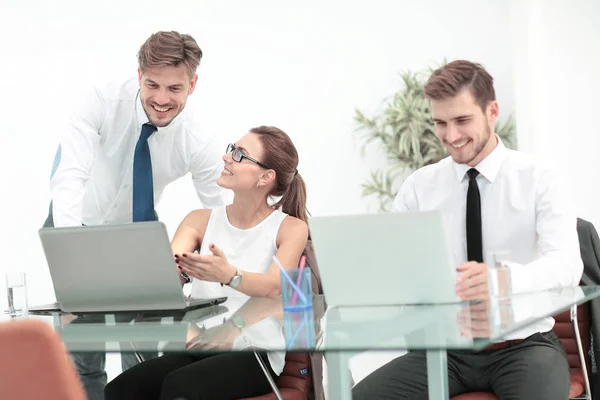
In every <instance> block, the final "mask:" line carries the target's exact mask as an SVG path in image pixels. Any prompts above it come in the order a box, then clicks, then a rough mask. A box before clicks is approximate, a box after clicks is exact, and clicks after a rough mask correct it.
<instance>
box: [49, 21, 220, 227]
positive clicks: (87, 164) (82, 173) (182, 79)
mask: <svg viewBox="0 0 600 400" xmlns="http://www.w3.org/2000/svg"><path fill="white" fill-rule="evenodd" d="M201 57H202V51H201V50H200V47H198V44H197V43H196V41H195V40H194V38H192V37H191V36H190V35H182V34H180V33H178V32H157V33H154V34H153V35H152V36H150V38H148V39H147V40H146V42H145V43H144V44H143V45H142V46H141V48H140V50H139V54H138V62H139V69H138V76H137V79H136V78H132V79H130V80H127V81H125V82H115V83H111V84H109V85H107V86H106V87H102V88H95V89H94V90H93V91H92V92H91V94H90V95H89V96H88V97H87V98H86V99H85V100H84V101H83V102H81V104H80V106H79V109H78V110H77V111H76V112H75V113H74V114H73V115H72V116H71V118H70V120H69V125H68V129H67V131H66V132H65V134H64V135H63V136H62V137H61V139H60V147H59V149H58V152H57V157H56V160H55V164H54V167H53V171H52V178H51V181H50V186H51V192H52V207H51V210H50V215H49V216H48V220H47V221H46V223H45V226H56V227H61V226H78V225H82V224H83V225H100V224H114V223H127V222H132V221H133V222H136V221H145V220H152V219H155V218H156V216H155V213H154V204H155V201H156V202H158V201H159V200H160V197H161V195H162V192H163V190H164V189H165V187H166V186H167V185H168V184H169V183H171V182H173V181H175V180H176V179H178V178H180V177H182V176H184V175H186V174H187V173H188V172H191V174H192V180H193V182H194V186H195V187H196V192H197V193H198V197H199V198H200V201H201V202H202V205H203V206H204V207H205V208H212V207H217V206H219V205H221V204H223V199H222V191H221V188H220V187H219V186H217V183H216V182H217V178H218V177H219V175H220V172H221V171H222V169H223V165H222V164H223V163H222V161H221V153H222V152H223V151H222V150H223V149H217V148H216V143H215V140H214V135H211V134H208V133H206V132H201V131H200V129H199V127H198V123H197V121H195V118H196V117H195V116H194V115H193V114H192V113H191V112H190V111H189V110H188V109H186V108H185V105H186V102H187V98H188V96H189V95H191V94H192V93H193V92H194V89H195V87H196V81H197V80H198V75H197V74H196V69H197V68H198V65H199V64H200V59H201Z"/></svg>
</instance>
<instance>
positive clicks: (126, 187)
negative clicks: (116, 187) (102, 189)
mask: <svg viewBox="0 0 600 400" xmlns="http://www.w3.org/2000/svg"><path fill="white" fill-rule="evenodd" d="M129 186H131V185H123V187H124V188H125V189H129Z"/></svg>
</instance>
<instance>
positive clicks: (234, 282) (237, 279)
mask: <svg viewBox="0 0 600 400" xmlns="http://www.w3.org/2000/svg"><path fill="white" fill-rule="evenodd" d="M240 283H242V273H241V272H240V270H239V269H236V270H235V275H234V276H233V278H231V280H230V281H229V283H227V284H226V285H227V286H229V287H232V288H234V289H236V288H237V287H238V286H240Z"/></svg>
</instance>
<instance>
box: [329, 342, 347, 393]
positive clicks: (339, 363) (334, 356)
mask: <svg viewBox="0 0 600 400" xmlns="http://www.w3.org/2000/svg"><path fill="white" fill-rule="evenodd" d="M349 359H350V354H349V353H348V352H345V351H334V352H325V361H326V362H327V372H328V374H327V377H328V378H327V379H328V383H327V386H328V387H327V395H326V397H327V398H328V399H336V400H351V399H352V380H351V376H350V369H349V368H348V360H349Z"/></svg>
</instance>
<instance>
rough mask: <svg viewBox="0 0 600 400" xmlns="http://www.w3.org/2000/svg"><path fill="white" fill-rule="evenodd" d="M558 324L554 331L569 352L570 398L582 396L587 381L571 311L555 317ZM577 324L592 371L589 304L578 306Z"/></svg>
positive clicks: (588, 367) (587, 362) (586, 359)
mask: <svg viewBox="0 0 600 400" xmlns="http://www.w3.org/2000/svg"><path fill="white" fill-rule="evenodd" d="M554 319H555V321H556V323H555V324H554V328H553V329H552V330H553V331H554V333H556V335H557V336H558V338H559V339H560V341H561V342H562V344H563V347H564V348H565V351H566V352H567V359H568V361H569V368H570V369H571V389H570V398H573V397H576V396H579V395H581V394H582V393H583V392H585V380H584V375H583V369H582V367H581V360H580V358H579V350H578V347H577V340H576V337H575V332H574V330H573V324H572V322H571V311H570V310H567V311H565V312H562V313H560V314H558V315H555V316H554ZM577 323H578V326H579V335H580V338H581V347H582V350H583V355H584V359H585V363H586V367H587V371H591V359H590V356H589V350H590V308H589V303H587V302H586V303H583V304H580V305H579V306H577Z"/></svg>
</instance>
